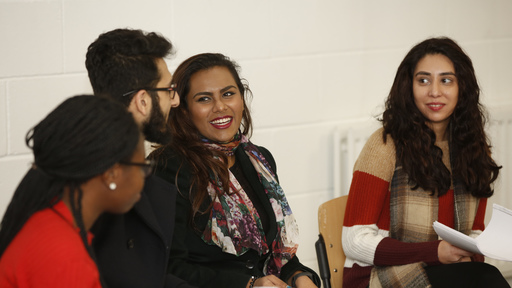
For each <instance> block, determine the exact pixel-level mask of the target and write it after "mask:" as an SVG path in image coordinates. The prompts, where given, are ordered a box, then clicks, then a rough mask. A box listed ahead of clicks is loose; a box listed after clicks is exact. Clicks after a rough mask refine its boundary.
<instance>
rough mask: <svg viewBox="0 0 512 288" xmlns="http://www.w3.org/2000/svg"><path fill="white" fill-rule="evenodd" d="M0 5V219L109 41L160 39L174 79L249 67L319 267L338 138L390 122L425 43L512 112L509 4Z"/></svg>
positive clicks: (89, 0) (268, 141) (20, 1)
mask: <svg viewBox="0 0 512 288" xmlns="http://www.w3.org/2000/svg"><path fill="white" fill-rule="evenodd" d="M141 3H142V1H138V0H109V1H103V0H101V1H100V0H45V1H39V0H37V1H28V0H12V1H8V0H0V39H2V45H0V173H1V174H0V175H1V176H0V191H2V192H1V193H0V215H3V213H4V211H5V206H6V205H7V204H8V202H9V200H10V197H11V195H12V192H13V191H14V189H15V187H16V185H17V184H18V183H19V181H20V179H21V177H22V176H23V175H24V173H25V172H26V169H27V167H28V165H29V164H28V163H30V161H31V155H30V153H29V152H30V151H29V150H28V149H27V148H26V147H25V145H24V140H23V139H24V135H25V133H26V132H27V130H28V129H29V128H30V127H31V126H33V125H34V124H35V123H36V122H38V121H39V120H40V119H41V118H42V117H44V116H45V115H46V114H47V113H48V112H49V111H50V110H51V109H52V108H53V107H55V105H56V104H57V103H59V102H61V101H62V100H63V99H64V98H66V97H68V96H71V95H74V94H80V93H90V92H91V88H90V87H89V83H88V80H87V73H86V71H85V67H84V60H85V51H86V49H87V46H88V45H89V43H90V42H91V41H93V40H94V39H95V38H96V37H97V36H98V34H99V33H101V32H104V31H107V30H110V29H113V28H117V27H132V28H141V29H144V30H152V31H159V32H161V33H162V34H164V35H165V36H166V37H168V38H169V39H171V40H172V42H173V43H174V44H175V45H176V48H177V55H176V57H175V58H174V59H170V60H169V64H170V69H171V70H174V69H175V67H176V66H177V64H178V63H179V62H180V61H182V60H183V59H185V58H187V57H189V56H191V55H193V54H196V53H200V52H206V51H210V52H222V53H224V54H226V55H229V56H231V57H233V58H234V59H235V60H237V61H238V62H239V63H240V64H241V66H242V75H243V76H244V77H245V78H247V79H248V80H249V82H250V84H251V88H252V90H253V92H254V100H253V101H252V111H253V116H254V122H255V132H254V137H253V141H254V142H255V143H257V144H259V145H264V146H267V147H268V148H269V149H270V151H272V152H273V154H274V156H275V158H276V160H277V163H278V171H279V176H280V179H281V182H282V185H283V187H284V189H285V191H286V194H287V196H288V198H289V201H290V203H291V206H292V209H293V210H294V211H295V213H296V214H297V220H298V222H299V225H300V230H301V234H302V237H301V238H302V243H301V246H300V248H299V252H298V253H299V257H300V258H301V260H302V261H304V262H305V263H306V264H308V265H310V266H312V267H314V268H316V256H315V250H314V246H313V243H314V241H315V240H316V237H317V236H316V235H317V234H318V228H317V220H316V217H317V216H316V215H317V208H318V205H319V204H320V203H322V202H324V201H326V200H328V199H330V197H331V193H332V176H331V174H330V172H331V170H332V156H331V148H332V144H331V137H332V132H333V131H334V129H335V127H336V126H337V125H340V124H347V123H351V122H352V121H360V120H363V121H372V120H371V119H372V116H374V115H378V114H379V113H380V112H382V106H383V103H384V98H385V97H386V95H387V93H388V91H389V88H390V86H391V83H392V81H393V78H394V73H395V71H396V68H397V67H398V64H399V62H400V61H401V59H402V58H403V56H404V54H405V53H406V52H407V51H408V50H409V49H410V48H411V47H412V46H413V45H414V44H416V43H417V42H419V41H421V40H423V39H425V38H426V37H429V36H439V35H447V36H450V37H453V38H454V39H456V40H457V41H458V42H459V43H460V44H461V45H462V46H463V47H464V48H465V49H466V51H467V52H468V53H469V55H470V56H471V58H472V59H473V61H474V64H475V68H476V71H477V75H478V79H479V81H480V83H481V86H482V89H483V92H484V95H483V99H484V103H485V104H487V105H489V106H501V105H504V104H506V103H507V104H510V103H511V101H512V98H511V96H512V85H510V79H512V69H510V67H512V56H510V51H512V28H511V27H512V17H510V15H511V14H512V1H510V0H491V1H479V0H454V1H440V0H434V1H430V2H428V3H425V2H418V1H408V0H400V1H398V0H391V1H378V0H368V1H343V0H340V1H327V0H319V1H305V0H282V1H271V0H262V1H249V0H239V1H233V0H231V1H228V0H218V1H206V0H204V1H199V0H147V1H144V4H141Z"/></svg>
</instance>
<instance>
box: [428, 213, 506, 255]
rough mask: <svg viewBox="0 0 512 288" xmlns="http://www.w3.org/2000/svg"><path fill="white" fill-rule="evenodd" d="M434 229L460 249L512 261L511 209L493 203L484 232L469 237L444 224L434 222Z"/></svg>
mask: <svg viewBox="0 0 512 288" xmlns="http://www.w3.org/2000/svg"><path fill="white" fill-rule="evenodd" d="M434 230H435V231H436V233H437V235H439V236H440V237H441V238H442V239H443V240H445V241H448V242H449V243H450V244H452V245H454V246H457V247H459V248H461V249H464V250H467V251H470V252H473V253H477V254H482V255H484V256H487V257H490V258H494V259H497V260H503V261H512V245H511V242H512V210H509V209H507V208H505V207H502V206H500V205H498V204H494V205H493V210H492V216H491V221H490V222H489V225H487V228H485V230H484V232H482V234H480V235H479V236H478V237H476V238H471V237H469V236H467V235H465V234H463V233H461V232H459V231H456V230H454V229H452V228H450V227H448V226H446V225H444V224H441V223H439V222H437V221H436V222H434Z"/></svg>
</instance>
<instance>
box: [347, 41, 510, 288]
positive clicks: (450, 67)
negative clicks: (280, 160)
mask: <svg viewBox="0 0 512 288" xmlns="http://www.w3.org/2000/svg"><path fill="white" fill-rule="evenodd" d="M479 92H480V89H479V87H478V83H477V80H476V77H475V73H474V69H473V65H472V62H471V59H470V58H469V57H468V56H467V55H466V54H465V53H464V51H463V50H462V49H461V48H460V47H459V46H458V45H457V44H456V43H455V42H454V41H453V40H451V39H449V38H432V39H427V40H425V41H423V42H421V43H419V44H417V45H416V46H414V47H413V48H412V49H411V51H409V53H408V54H407V55H406V56H405V58H404V60H403V61H402V63H401V64H400V66H399V67H398V71H397V74H396V77H395V80H394V83H393V86H392V87H391V91H390V93H389V96H388V98H387V100H386V109H385V111H384V113H383V115H382V119H381V121H382V124H383V127H382V128H380V129H379V130H377V131H376V132H375V133H374V134H373V135H372V136H371V137H370V138H369V140H368V142H367V143H366V145H365V147H364V148H363V151H362V152H361V154H360V155H359V158H358V160H357V162H356V164H355V167H354V174H353V179H352V185H351V187H350V193H349V198H348V202H347V209H346V214H345V220H344V227H343V241H342V242H343V249H344V251H345V254H346V255H347V260H346V262H345V270H344V279H343V282H344V286H346V287H368V286H369V287H427V286H429V285H432V287H509V286H508V284H507V282H506V281H505V280H504V279H503V276H502V275H501V274H500V272H499V271H498V270H497V269H496V268H495V267H493V266H491V265H488V264H485V263H482V262H483V260H484V257H483V256H482V255H475V254H473V253H471V252H468V251H465V250H462V249H460V248H457V247H455V246H453V245H451V244H450V243H448V242H446V241H442V240H439V239H438V235H437V234H436V233H435V231H434V229H433V227H432V224H433V222H434V221H436V220H437V221H439V222H441V223H443V224H445V225H447V226H449V227H452V228H454V229H456V230H458V231H461V232H462V233H464V234H466V235H470V236H472V237H476V236H477V235H478V234H479V233H481V232H482V230H483V229H484V215H485V206H486V203H487V201H486V200H487V198H488V197H490V196H492V194H493V192H494V191H493V189H492V183H493V182H494V181H495V180H496V178H497V177H498V174H499V170H500V168H501V167H500V166H498V165H497V164H496V163H495V162H494V160H493V159H492V157H491V150H490V144H489V143H488V140H487V136H486V134H485V131H484V123H485V115H484V110H483V107H482V105H481V104H480V102H479ZM470 284H471V285H470ZM474 285H476V286H474Z"/></svg>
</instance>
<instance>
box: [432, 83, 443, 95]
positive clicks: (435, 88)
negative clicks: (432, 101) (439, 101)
mask: <svg viewBox="0 0 512 288" xmlns="http://www.w3.org/2000/svg"><path fill="white" fill-rule="evenodd" d="M441 94H442V93H441V84H440V83H437V82H434V83H432V85H430V96H432V97H439V96H441Z"/></svg>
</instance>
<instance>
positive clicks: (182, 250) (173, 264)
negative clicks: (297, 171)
mask: <svg viewBox="0 0 512 288" xmlns="http://www.w3.org/2000/svg"><path fill="white" fill-rule="evenodd" d="M258 149H259V150H260V151H261V152H262V154H263V155H264V157H265V158H266V159H267V161H268V162H269V163H270V165H271V166H272V169H273V170H274V171H276V164H275V161H274V158H273V157H272V155H271V154H270V152H269V151H268V150H266V149H265V148H263V147H258ZM235 155H236V161H239V164H240V165H241V167H242V171H243V173H244V175H245V177H246V178H247V181H248V182H249V183H250V185H251V187H252V188H253V189H254V191H255V192H256V194H257V195H258V197H259V198H260V200H261V202H262V203H263V206H264V209H265V211H266V212H267V214H268V216H269V217H270V229H269V232H268V233H267V237H266V238H267V241H268V243H269V244H270V243H271V242H272V240H273V239H274V238H275V237H276V235H277V223H276V221H275V214H274V211H273V209H272V206H271V204H270V201H269V200H268V197H267V195H266V193H265V191H264V189H263V185H262V184H261V182H260V181H259V179H258V176H257V173H256V170H255V169H254V167H253V165H252V164H251V163H250V160H249V158H248V156H247V155H246V154H245V152H244V151H243V150H242V149H237V150H236V153H235ZM181 164H182V161H181V160H180V157H178V156H176V155H175V153H174V152H172V151H170V149H166V151H164V152H162V154H160V155H159V161H158V165H157V170H156V172H155V174H156V175H157V176H160V177H162V178H163V179H166V180H167V181H169V182H171V183H174V179H175V177H176V174H177V181H178V188H179V191H180V192H179V194H178V198H177V200H176V229H175V232H174V238H173V240H172V246H171V257H170V262H169V271H170V272H171V273H173V274H174V275H176V276H178V277H180V278H182V279H185V280H187V281H188V282H189V283H191V284H193V285H197V286H199V287H214V288H226V287H230V288H242V287H246V285H247V283H248V282H249V279H250V277H251V276H259V277H261V276H263V272H262V271H263V265H264V262H265V260H266V259H267V257H268V254H266V255H261V256H260V255H258V253H257V252H256V251H255V250H249V251H248V252H246V253H245V254H243V255H241V256H238V257H237V256H235V255H232V254H228V253H224V252H223V251H222V249H221V248H219V247H218V246H216V245H208V244H206V243H205V242H204V241H203V240H202V239H201V236H200V235H199V234H198V232H197V231H195V230H194V229H193V228H192V227H191V225H189V224H188V223H189V222H188V221H189V215H190V211H191V204H190V200H189V199H188V198H189V189H190V185H191V184H190V183H191V175H190V171H191V170H190V166H189V164H188V163H187V162H186V161H185V162H183V165H181ZM180 166H181V168H180ZM178 169H180V170H179V173H177V171H178ZM205 205H206V206H207V205H208V203H205ZM208 218H209V214H205V215H203V216H200V217H196V219H195V223H196V225H197V227H198V228H199V230H200V231H202V230H203V229H204V227H205V226H206V223H207V221H208ZM269 246H270V245H269ZM299 270H301V271H308V272H311V273H312V274H313V275H314V277H313V278H314V280H313V281H314V282H316V283H317V286H319V285H320V279H319V278H318V276H317V274H316V273H315V272H314V271H313V270H311V269H310V268H308V267H305V266H304V265H302V264H301V263H300V262H299V259H298V258H297V257H294V258H292V259H291V260H290V261H289V262H288V263H287V264H286V265H284V266H283V268H282V270H281V276H280V277H281V279H282V280H283V281H285V282H286V280H287V279H288V278H289V277H290V276H291V275H292V274H293V273H294V272H296V271H299ZM319 287H320V286H319Z"/></svg>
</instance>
